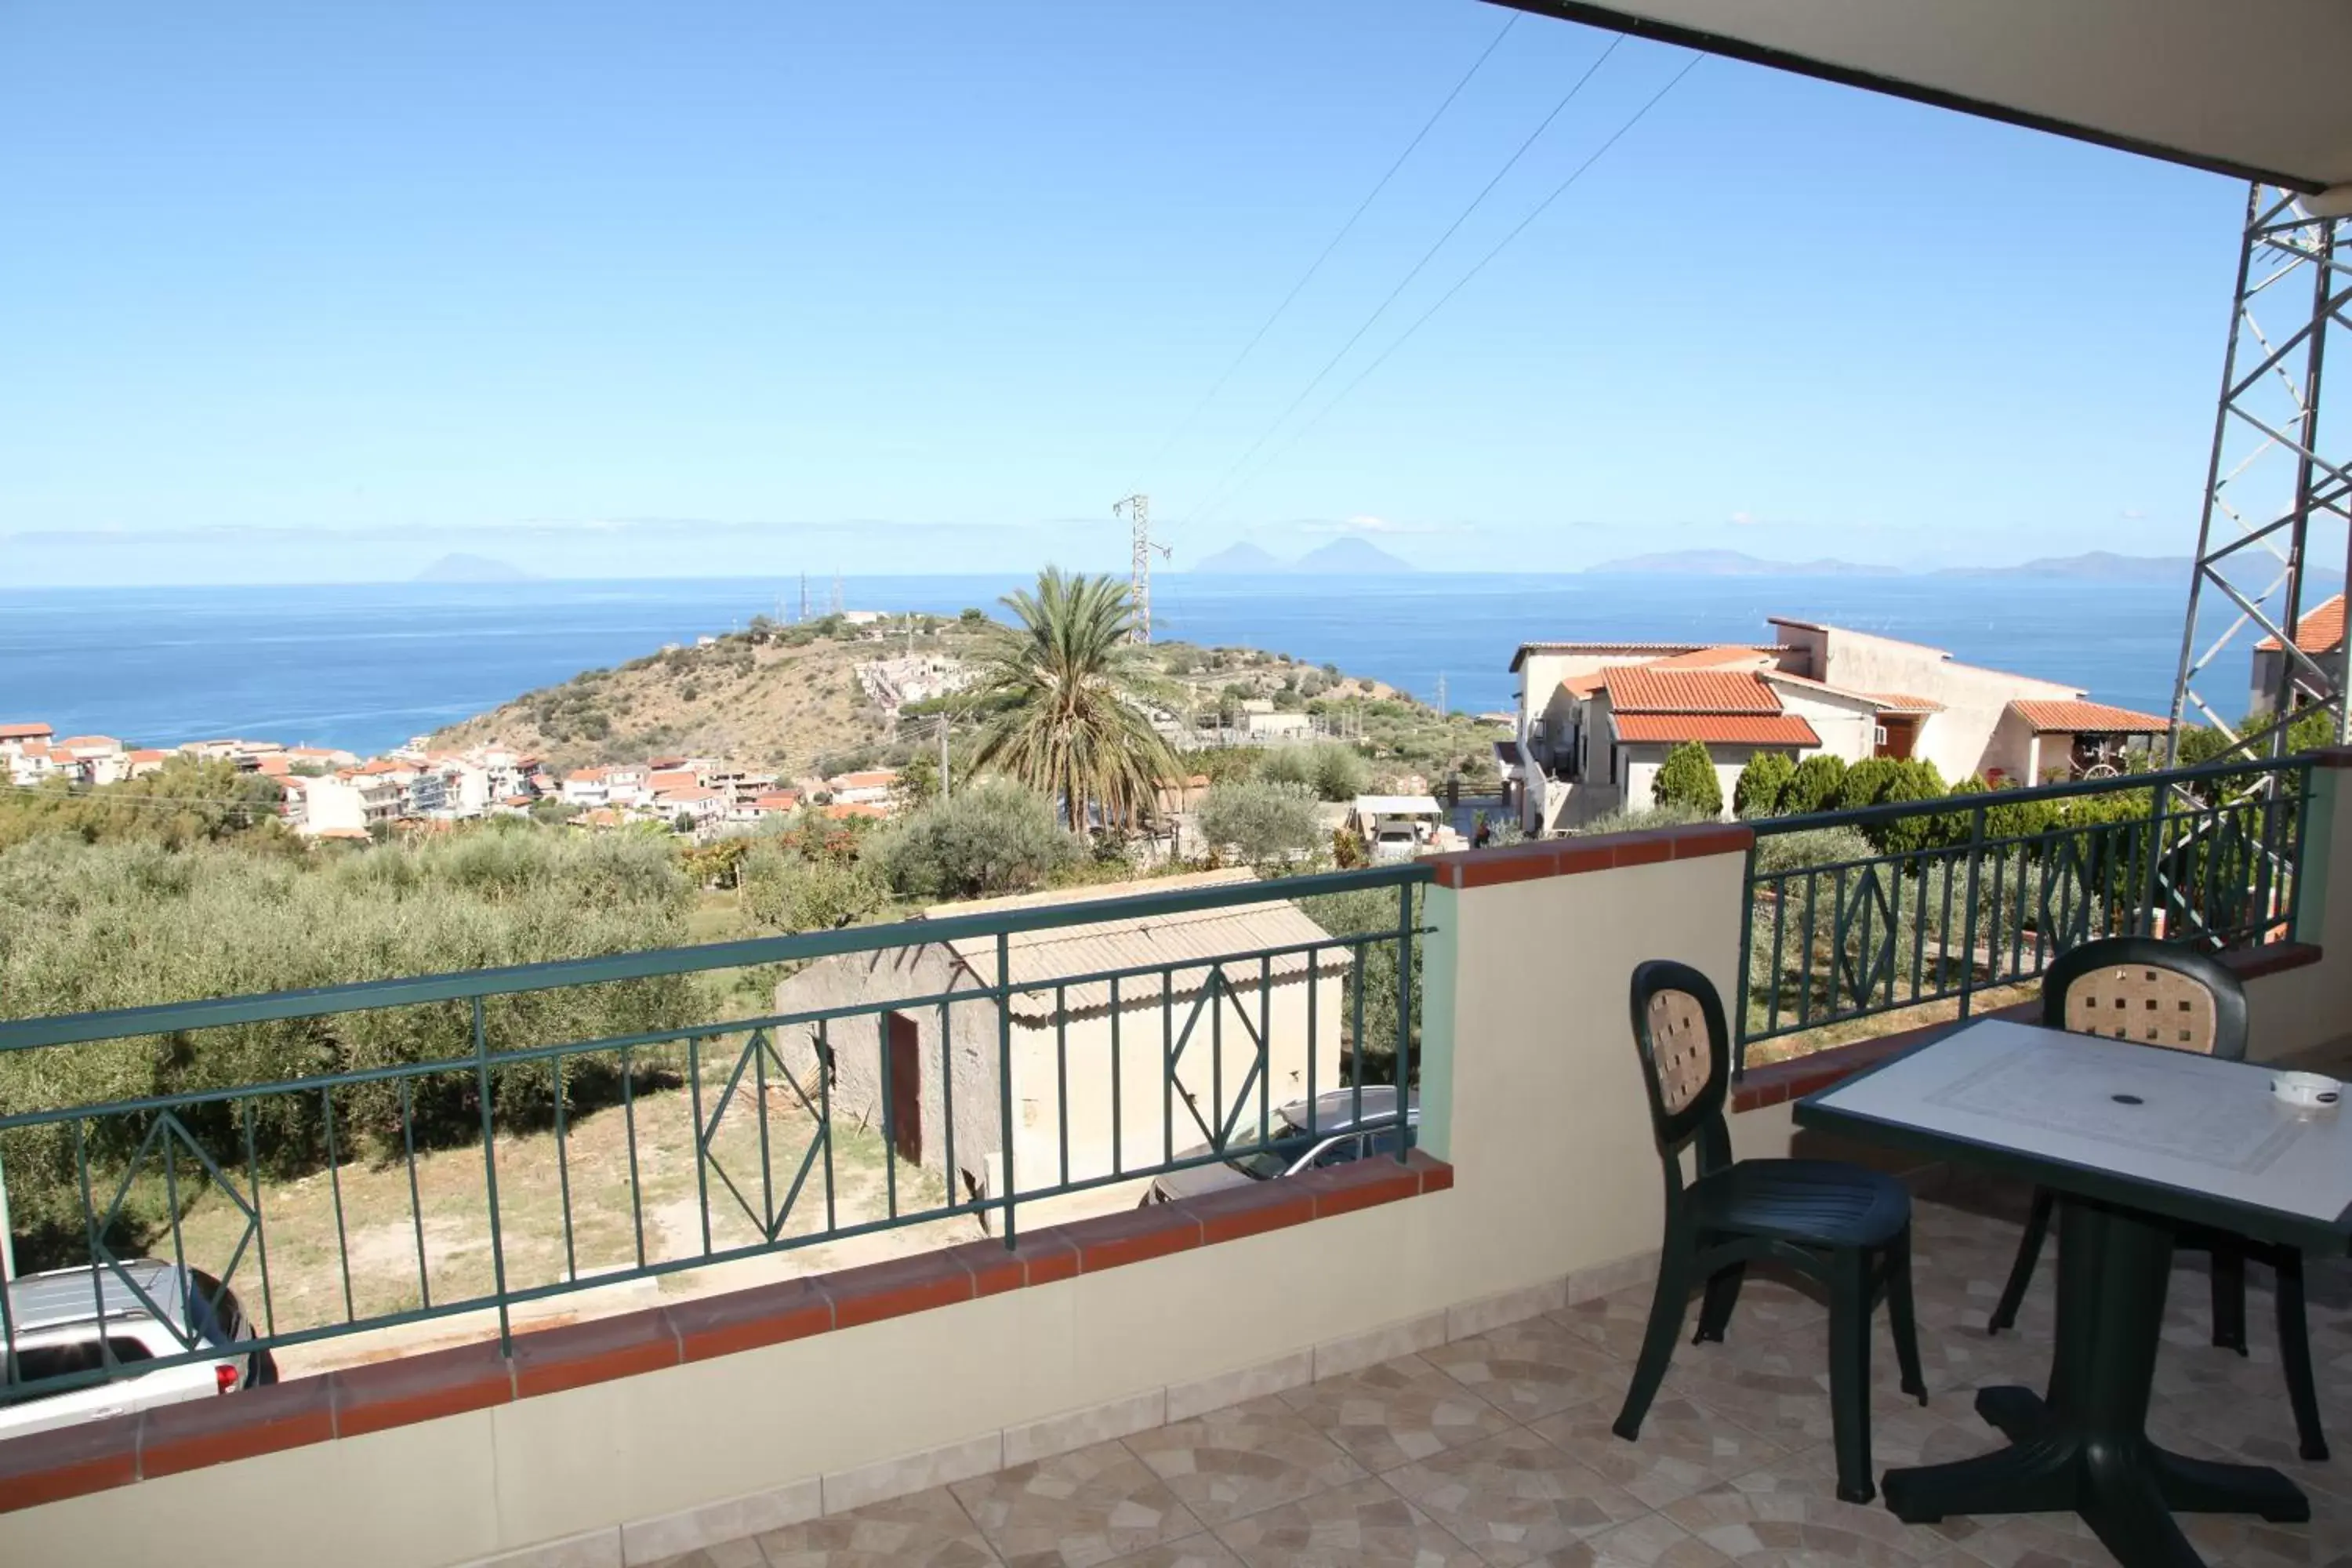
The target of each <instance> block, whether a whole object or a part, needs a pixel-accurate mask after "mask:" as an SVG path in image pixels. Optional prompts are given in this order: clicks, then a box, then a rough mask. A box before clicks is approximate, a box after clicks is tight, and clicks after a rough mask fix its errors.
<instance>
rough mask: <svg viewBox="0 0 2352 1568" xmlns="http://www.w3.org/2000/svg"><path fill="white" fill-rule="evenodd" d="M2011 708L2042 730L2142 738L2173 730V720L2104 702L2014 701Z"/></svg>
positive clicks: (2036, 728) (2035, 727)
mask: <svg viewBox="0 0 2352 1568" xmlns="http://www.w3.org/2000/svg"><path fill="white" fill-rule="evenodd" d="M2010 706H2011V708H2014V709H2016V710H2018V712H2020V713H2021V714H2023V715H2024V716H2025V721H2026V722H2027V723H2029V724H2031V725H2032V726H2033V727H2034V729H2035V730H2037V731H2053V730H2057V731H2069V732H2072V733H2075V734H2080V733H2083V732H2084V731H2089V732H2091V733H2093V734H2116V733H2121V734H2130V735H2140V734H2161V733H2162V732H2163V731H2166V730H2168V729H2170V728H2171V727H2172V726H2171V722H2170V721H2168V720H2164V719H2159V718H2158V717H2157V716H2156V715H2155V714H2153V713H2135V712H2133V711H2132V710H2130V709H2128V708H2110V707H2108V706H2107V705H2106V704H2105V703H2104V702H2012V703H2011V704H2010Z"/></svg>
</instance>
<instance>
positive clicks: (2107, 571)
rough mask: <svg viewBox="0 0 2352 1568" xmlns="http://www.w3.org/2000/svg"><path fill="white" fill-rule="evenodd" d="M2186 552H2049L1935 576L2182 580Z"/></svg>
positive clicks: (1953, 569) (1951, 568)
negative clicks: (2012, 563)
mask: <svg viewBox="0 0 2352 1568" xmlns="http://www.w3.org/2000/svg"><path fill="white" fill-rule="evenodd" d="M2189 564H2190V563H2189V557H2188V556H2186V555H2117V554H2116V553H2115V552H2113V551H2111V550H2094V551H2092V552H2089V553H2088V554H2084V555H2051V556H2045V557H2043V558H2042V559H2041V560H2039V561H2027V562H2023V563H2020V564H2018V565H2015V566H1947V567H1945V568H1944V569H1943V570H1942V571H1940V572H1938V573H1937V574H1936V575H1937V576H1938V577H2065V578H2070V579H2072V580H2074V581H2075V582H2081V583H2186V582H2187V581H2188V580H2189Z"/></svg>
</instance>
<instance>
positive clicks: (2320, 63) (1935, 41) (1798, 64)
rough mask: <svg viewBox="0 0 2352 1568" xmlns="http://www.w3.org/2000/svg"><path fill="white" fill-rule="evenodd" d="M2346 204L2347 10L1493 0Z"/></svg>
mask: <svg viewBox="0 0 2352 1568" xmlns="http://www.w3.org/2000/svg"><path fill="white" fill-rule="evenodd" d="M1496 3H1497V4H1502V5H1512V6H1515V7H1517V9H1519V10H1523V11H1528V12H1533V13H1536V14H1538V15H1540V16H1560V17H1565V18H1567V19H1569V20H1570V21H1576V22H1584V23H1589V24H1591V25H1592V26H1600V27H1608V28H1612V29H1613V30H1616V31H1619V32H1625V33H1632V34H1635V35H1637V36H1639V37H1650V38H1657V39H1661V40H1663V41H1665V42H1670V43H1676V44H1682V45H1685V46H1687V47H1692V48H1696V49H1704V50H1706V51H1708V52H1709V53H1712V54H1719V55H1727V56H1729V57H1731V58H1736V59H1743V60H1749V61H1753V62H1755V63H1757V64H1759V65H1768V66H1774V67H1778V68H1781V69H1785V70H1793V71H1798V72H1801V73H1803V74H1805V75H1808V76H1815V77H1820V78H1822V79H1826V80H1830V81H1835V82H1843V83H1845V84H1847V85H1849V86H1853V87H1860V88H1866V89H1870V90H1872V91H1875V92H1885V93H1891V94H1894V95H1895V96H1897V97H1900V98H1908V99H1913V100H1917V101H1919V102H1923V103H1931V104H1936V105H1938V106H1940V107H1943V108H1947V109H1956V110H1961V111H1963V112H1965V113H1969V114H1976V115H1981V116H1984V117H1986V118H1988V119H1992V120H2000V121H2008V122H2010V123H2011V124H2015V125H2023V126H2027V127H2030V128H2032V129H2034V130H2038V131H2047V132H2052V133H2053V134H2056V135H2061V136H2072V137H2075V138H2078V139H2080V140H2083V141H2086V142H2098V143H2100V144H2102V145H2105V146H2109V147H2118V148H2122V149H2124V150H2126V151H2127V152H2133V153H2144V154H2146V155H2147V156H2148V157H2152V158H2162V159H2166V160H2168V161H2169V162H2172V163H2185V164H2188V165H2189V166H2191V167H2194V168H2200V169H2210V170H2211V171H2213V172H2215V173H2217V174H2228V175H2231V176H2233V177H2235V178H2239V179H2250V180H2262V181H2264V182H2266V183H2268V184H2277V185H2284V186H2286V187H2288V188H2289V189H2292V190H2296V191H2300V192H2303V193H2305V194H2306V195H2319V194H2321V193H2330V196H2331V199H2329V200H2328V201H2326V204H2325V205H2326V206H2327V207H2328V208H2330V209H2333V208H2335V207H2336V206H2337V205H2338V203H2339V202H2341V203H2342V204H2344V205H2346V206H2347V207H2352V0H1638V3H1627V0H1616V3H1611V4H1589V3H1587V0H1496Z"/></svg>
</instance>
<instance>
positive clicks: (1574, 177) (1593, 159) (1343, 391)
mask: <svg viewBox="0 0 2352 1568" xmlns="http://www.w3.org/2000/svg"><path fill="white" fill-rule="evenodd" d="M1705 58H1706V56H1705V55H1702V54H1694V55H1692V56H1691V58H1689V59H1687V60H1685V61H1684V62H1683V68H1682V69H1680V70H1678V71H1676V72H1675V74H1674V75H1673V76H1672V77H1671V78H1669V79H1667V82H1666V85H1665V86H1664V87H1662V88H1660V89H1658V90H1657V91H1656V92H1654V93H1652V94H1651V95H1650V99H1649V101H1648V102H1646V103H1644V104H1643V105H1642V107H1641V108H1639V109H1637V110H1634V111H1633V117H1632V118H1631V119H1629V120H1627V121H1625V123H1624V124H1622V125H1621V126H1619V127H1618V128H1617V129H1616V130H1615V131H1614V132H1611V133H1610V136H1609V139H1608V140H1607V141H1605V142H1601V145H1600V146H1598V147H1596V148H1594V149H1593V150H1592V153H1591V155H1590V156H1588V157H1587V158H1586V159H1585V160H1584V162H1582V163H1579V164H1578V165H1577V166H1576V168H1575V169H1574V170H1573V171H1571V172H1570V174H1569V176H1568V178H1566V179H1565V180H1562V181H1561V182H1560V183H1559V184H1558V185H1556V186H1554V187H1553V188H1552V192H1551V195H1548V196H1546V197H1544V199H1543V200H1542V201H1540V202H1538V203H1537V204H1536V205H1535V207H1534V208H1533V210H1531V211H1530V212H1529V213H1528V216H1525V217H1523V218H1521V219H1520V220H1519V221H1518V222H1517V224H1514V225H1513V226H1511V230H1510V232H1509V233H1507V234H1506V235H1504V236H1503V237H1502V238H1501V239H1499V240H1497V241H1496V242H1495V247H1494V248H1493V249H1491V250H1489V251H1487V252H1486V255H1484V256H1482V257H1480V258H1478V260H1477V262H1476V264H1475V265H1474V266H1473V267H1472V268H1470V270H1469V271H1467V272H1465V273H1464V274H1463V275H1462V276H1461V277H1460V278H1459V279H1455V280H1454V286H1453V287H1452V288H1450V289H1446V291H1445V292H1444V293H1443V294H1441V295H1439V296H1438V297H1437V300H1436V301H1435V303H1433V304H1432V305H1431V306H1430V307H1429V309H1428V310H1423V312H1422V313H1421V314H1420V315H1419V316H1417V317H1415V318H1414V319H1413V322H1412V325H1411V326H1409V327H1407V328H1405V330H1404V331H1402V332H1400V333H1398V334H1397V337H1396V340H1395V341H1394V342H1391V343H1390V344H1389V346H1388V347H1386V348H1384V349H1382V350H1381V352H1380V353H1378V354H1377V355H1375V356H1374V357H1373V359H1372V361H1371V363H1369V364H1367V365H1365V366H1364V368H1363V369H1361V370H1360V371H1358V372H1357V373H1356V374H1355V375H1354V376H1353V377H1351V378H1350V379H1349V382H1348V384H1347V385H1345V386H1343V387H1341V388H1340V389H1339V393H1338V394H1337V395H1334V396H1333V397H1332V399H1331V400H1330V401H1329V402H1328V403H1326V404H1325V405H1323V406H1322V407H1320V408H1318V409H1317V410H1316V411H1315V415H1314V416H1313V417H1312V418H1310V419H1308V420H1307V423H1306V424H1304V425H1301V426H1299V427H1298V428H1297V429H1296V430H1293V431H1292V432H1291V433H1290V436H1289V438H1288V439H1286V440H1285V441H1284V442H1283V444H1282V445H1281V446H1279V447H1276V448H1275V449H1274V451H1273V452H1272V453H1271V454H1269V455H1268V456H1267V458H1266V460H1265V462H1263V463H1261V464H1259V465H1258V467H1257V469H1256V471H1255V473H1252V474H1251V475H1250V476H1249V477H1248V478H1247V479H1244V480H1243V481H1242V482H1241V483H1240V484H1238V485H1236V486H1234V488H1233V489H1232V490H1231V491H1229V492H1228V493H1227V494H1226V495H1224V496H1223V498H1221V499H1220V500H1218V501H1217V502H1216V503H1215V504H1216V505H1219V506H1222V505H1224V504H1226V503H1227V502H1230V501H1233V500H1238V499H1239V498H1240V496H1241V495H1242V493H1243V492H1244V490H1246V489H1249V487H1250V486H1252V485H1254V484H1255V483H1256V482H1257V481H1258V480H1259V479H1262V478H1264V477H1265V473H1266V471H1267V470H1268V469H1269V468H1273V467H1274V466H1275V465H1276V463H1278V462H1280V461H1281V460H1282V458H1283V457H1284V455H1285V454H1286V453H1287V452H1288V451H1289V450H1290V449H1291V448H1292V447H1296V446H1297V445H1298V443H1299V442H1300V440H1302V439H1303V438H1305V437H1306V435H1307V432H1308V431H1310V430H1312V429H1314V428H1315V427H1316V426H1318V425H1320V424H1322V423H1323V419H1324V416H1327V415H1328V414H1329V413H1330V412H1331V410H1333V409H1334V408H1337V407H1339V405H1340V404H1342V403H1344V402H1346V401H1347V399H1348V395H1349V393H1351V392H1353V391H1355V390H1356V388H1358V387H1360V386H1361V385H1362V384H1364V383H1365V381H1366V380H1368V379H1369V378H1370V376H1371V374H1372V373H1373V372H1375V371H1377V370H1379V369H1380V368H1381V366H1382V365H1384V364H1386V363H1388V362H1389V356H1390V355H1391V354H1393V353H1396V352H1397V350H1399V349H1401V348H1402V347H1404V345H1405V343H1406V342H1408V341H1409V340H1410V339H1411V338H1412V335H1413V334H1414V333H1415V332H1417V331H1421V329H1422V328H1423V326H1424V325H1425V324H1426V323H1427V322H1428V321H1429V319H1430V318H1431V317H1432V316H1434V315H1435V314H1437V312H1438V311H1440V310H1444V308H1445V306H1446V304H1447V302H1448V301H1449V300H1452V299H1453V298H1454V296H1455V295H1456V294H1459V293H1460V292H1462V290H1463V289H1465V287H1467V286H1468V284H1469V282H1470V280H1471V279H1473V278H1475V277H1477V276H1478V274H1479V273H1481V272H1483V271H1485V270H1486V265H1487V263H1489V262H1491V261H1493V260H1494V259H1495V258H1496V257H1497V256H1500V255H1501V254H1502V253H1503V251H1504V249H1505V248H1506V247H1508V246H1509V245H1510V243H1511V242H1512V241H1513V240H1515V239H1517V238H1518V237H1519V236H1520V234H1521V233H1523V232H1524V231H1525V230H1526V229H1527V227H1528V225H1530V224H1532V223H1534V222H1535V221H1536V219H1538V218H1539V217H1541V216H1543V215H1544V212H1545V210H1546V209H1547V208H1549V206H1550V205H1552V203H1554V202H1556V201H1558V200H1559V198H1560V197H1562V196H1564V195H1567V194H1568V191H1569V187H1570V186H1571V185H1573V184H1576V182H1577V181H1579V180H1580V179H1582V178H1583V177H1584V175H1585V173H1586V172H1587V171H1588V170H1590V169H1591V167H1592V165H1593V164H1595V163H1599V162H1600V161H1601V158H1602V156H1603V155H1604V154H1606V153H1608V151H1609V150H1610V149H1611V148H1612V147H1614V146H1616V145H1617V143H1618V142H1621V141H1622V140H1623V139H1624V137H1625V135H1626V133H1627V132H1631V131H1632V130H1633V127H1635V126H1636V125H1639V124H1640V123H1641V122H1642V121H1643V117H1644V116H1646V115H1647V114H1648V113H1649V112H1650V110H1653V109H1655V108H1656V107H1657V106H1658V104H1659V101H1660V100H1663V99H1664V97H1665V96H1666V94H1668V93H1670V92H1672V91H1674V89H1675V87H1676V86H1678V85H1679V84H1680V83H1681V81H1682V79H1683V78H1685V77H1686V76H1688V75H1690V73H1691V72H1692V71H1693V70H1694V69H1696V68H1697V66H1698V63H1699V61H1701V60H1703V59H1705ZM1203 510H1207V509H1203Z"/></svg>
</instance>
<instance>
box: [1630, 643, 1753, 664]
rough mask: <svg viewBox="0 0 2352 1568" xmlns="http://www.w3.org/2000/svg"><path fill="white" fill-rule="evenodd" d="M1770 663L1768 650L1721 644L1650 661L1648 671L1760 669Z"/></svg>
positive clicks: (1737, 644)
mask: <svg viewBox="0 0 2352 1568" xmlns="http://www.w3.org/2000/svg"><path fill="white" fill-rule="evenodd" d="M1771 662H1772V654H1771V652H1770V650H1769V649H1766V648H1760V647H1748V646H1746V645H1744V644H1739V643H1722V644H1718V645H1717V646H1716V647H1695V648H1693V649H1691V650H1690V652H1688V653H1677V654H1670V655H1668V656H1667V657H1666V658H1654V659H1652V660H1651V661H1650V662H1649V663H1648V664H1647V665H1646V666H1644V667H1643V668H1648V669H1760V668H1763V667H1764V666H1766V665H1768V664H1770V663H1771Z"/></svg>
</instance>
